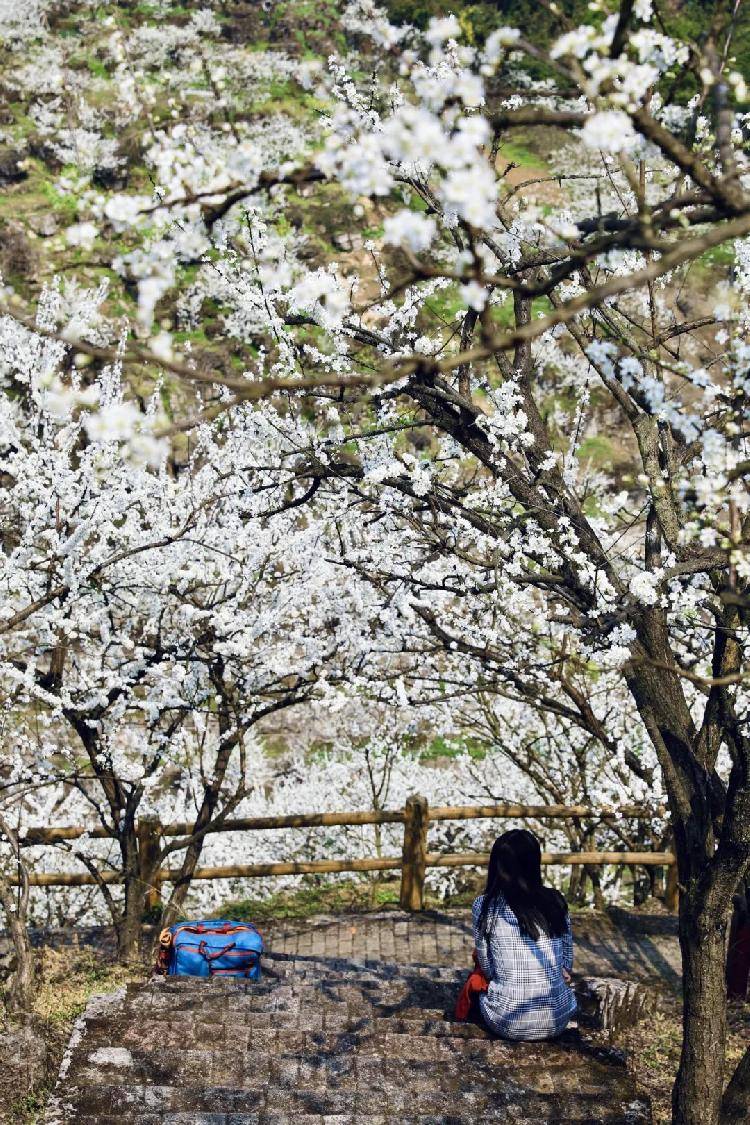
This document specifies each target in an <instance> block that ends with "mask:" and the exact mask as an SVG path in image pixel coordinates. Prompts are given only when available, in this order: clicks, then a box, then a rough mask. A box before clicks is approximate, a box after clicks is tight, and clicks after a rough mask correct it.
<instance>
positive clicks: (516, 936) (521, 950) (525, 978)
mask: <svg viewBox="0 0 750 1125" xmlns="http://www.w3.org/2000/svg"><path fill="white" fill-rule="evenodd" d="M483 901H484V895H480V896H479V898H477V899H475V900H474V905H473V906H472V918H473V922H474V944H475V946H476V950H477V957H478V960H479V967H480V969H481V970H482V972H483V973H484V975H485V976H486V977H487V980H488V981H489V982H490V983H489V988H488V990H487V992H486V993H484V994H483V995H482V996H481V997H480V999H479V1004H480V1007H481V1011H482V1016H483V1017H484V1020H485V1022H486V1023H487V1025H488V1027H490V1028H491V1029H492V1030H493V1031H495V1032H496V1033H497V1034H498V1035H502V1036H503V1038H504V1039H550V1038H552V1037H553V1036H555V1035H559V1034H560V1032H561V1031H563V1030H564V1029H565V1026H566V1024H567V1023H568V1021H569V1020H570V1018H571V1016H572V1015H573V1013H574V1012H575V1010H576V1000H575V994H574V993H573V989H572V988H571V987H570V986H569V985H567V984H566V983H565V981H564V980H563V976H562V970H563V969H567V970H568V972H570V970H571V969H572V967H573V936H572V934H571V931H570V919H568V921H567V931H566V933H565V934H564V935H563V936H562V937H554V938H551V937H548V936H547V935H546V934H541V935H540V936H539V939H538V940H537V941H532V939H531V938H528V937H525V936H524V935H523V934H522V933H521V930H520V928H519V925H518V920H517V919H516V916H515V914H514V913H513V911H512V910H511V909H510V907H509V906H508V904H507V902H506V901H505V899H504V898H502V896H500V898H499V900H498V902H497V904H496V907H495V910H494V912H493V913H492V914H490V916H489V918H488V927H487V929H488V933H487V934H485V933H480V932H479V927H478V921H479V913H480V911H481V909H482V903H483Z"/></svg>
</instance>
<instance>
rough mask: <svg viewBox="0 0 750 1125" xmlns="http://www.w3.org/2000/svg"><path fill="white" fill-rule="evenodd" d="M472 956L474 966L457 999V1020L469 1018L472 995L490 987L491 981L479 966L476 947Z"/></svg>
mask: <svg viewBox="0 0 750 1125" xmlns="http://www.w3.org/2000/svg"><path fill="white" fill-rule="evenodd" d="M472 956H473V958H474V968H473V970H472V971H471V972H470V973H469V975H468V977H467V978H466V982H465V983H464V986H463V988H462V989H461V991H460V992H459V994H458V1000H456V1019H457V1020H465V1019H468V1016H469V1012H470V1010H471V998H472V996H473V995H474V994H475V993H477V992H486V991H487V989H488V988H489V981H488V980H487V977H486V976H485V975H484V973H483V972H482V970H481V969H480V968H479V961H478V959H477V951H476V949H475V950H474V952H473V954H472Z"/></svg>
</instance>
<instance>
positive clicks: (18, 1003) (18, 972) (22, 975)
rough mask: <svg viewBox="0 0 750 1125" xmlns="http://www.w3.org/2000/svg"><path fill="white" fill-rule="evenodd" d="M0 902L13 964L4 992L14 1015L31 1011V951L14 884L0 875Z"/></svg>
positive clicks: (32, 996) (32, 964)
mask: <svg viewBox="0 0 750 1125" xmlns="http://www.w3.org/2000/svg"><path fill="white" fill-rule="evenodd" d="M0 904H1V905H2V907H3V912H4V913H5V924H6V926H7V928H8V934H9V936H10V940H11V944H12V946H13V953H14V955H15V964H14V967H13V974H12V976H11V978H10V983H9V984H8V986H7V989H6V992H5V1002H6V1006H7V1008H8V1011H9V1012H11V1013H12V1014H14V1015H21V1014H27V1013H28V1012H30V1011H31V1007H32V1004H33V1000H34V951H33V950H32V948H31V942H30V941H29V931H28V928H27V925H26V918H25V917H22V916H21V915H20V913H19V912H18V911H17V910H16V905H17V900H16V895H15V893H14V890H13V888H12V887H11V886H10V884H9V883H8V881H7V880H6V879H5V878H4V876H1V875H0Z"/></svg>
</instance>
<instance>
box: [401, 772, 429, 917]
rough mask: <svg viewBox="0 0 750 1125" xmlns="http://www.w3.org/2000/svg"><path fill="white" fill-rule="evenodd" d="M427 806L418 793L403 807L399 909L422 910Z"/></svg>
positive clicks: (424, 799)
mask: <svg viewBox="0 0 750 1125" xmlns="http://www.w3.org/2000/svg"><path fill="white" fill-rule="evenodd" d="M429 818H430V807H429V805H428V804H427V798H426V797H421V796H419V794H416V793H414V794H412V796H411V797H407V799H406V804H405V806H404V848H403V852H402V866H401V898H400V906H401V909H402V910H410V911H416V910H424V874H425V868H426V863H427V825H428V822H429Z"/></svg>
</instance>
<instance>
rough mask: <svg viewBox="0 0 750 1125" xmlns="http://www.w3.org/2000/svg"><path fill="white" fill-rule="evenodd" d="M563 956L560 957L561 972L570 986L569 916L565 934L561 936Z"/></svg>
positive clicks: (571, 968)
mask: <svg viewBox="0 0 750 1125" xmlns="http://www.w3.org/2000/svg"><path fill="white" fill-rule="evenodd" d="M562 943H563V946H562V948H563V956H562V970H563V976H564V977H565V979H566V981H567V982H568V984H570V974H571V973H572V971H573V931H572V930H571V928H570V914H568V916H567V918H566V919H565V933H564V934H563V939H562Z"/></svg>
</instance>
